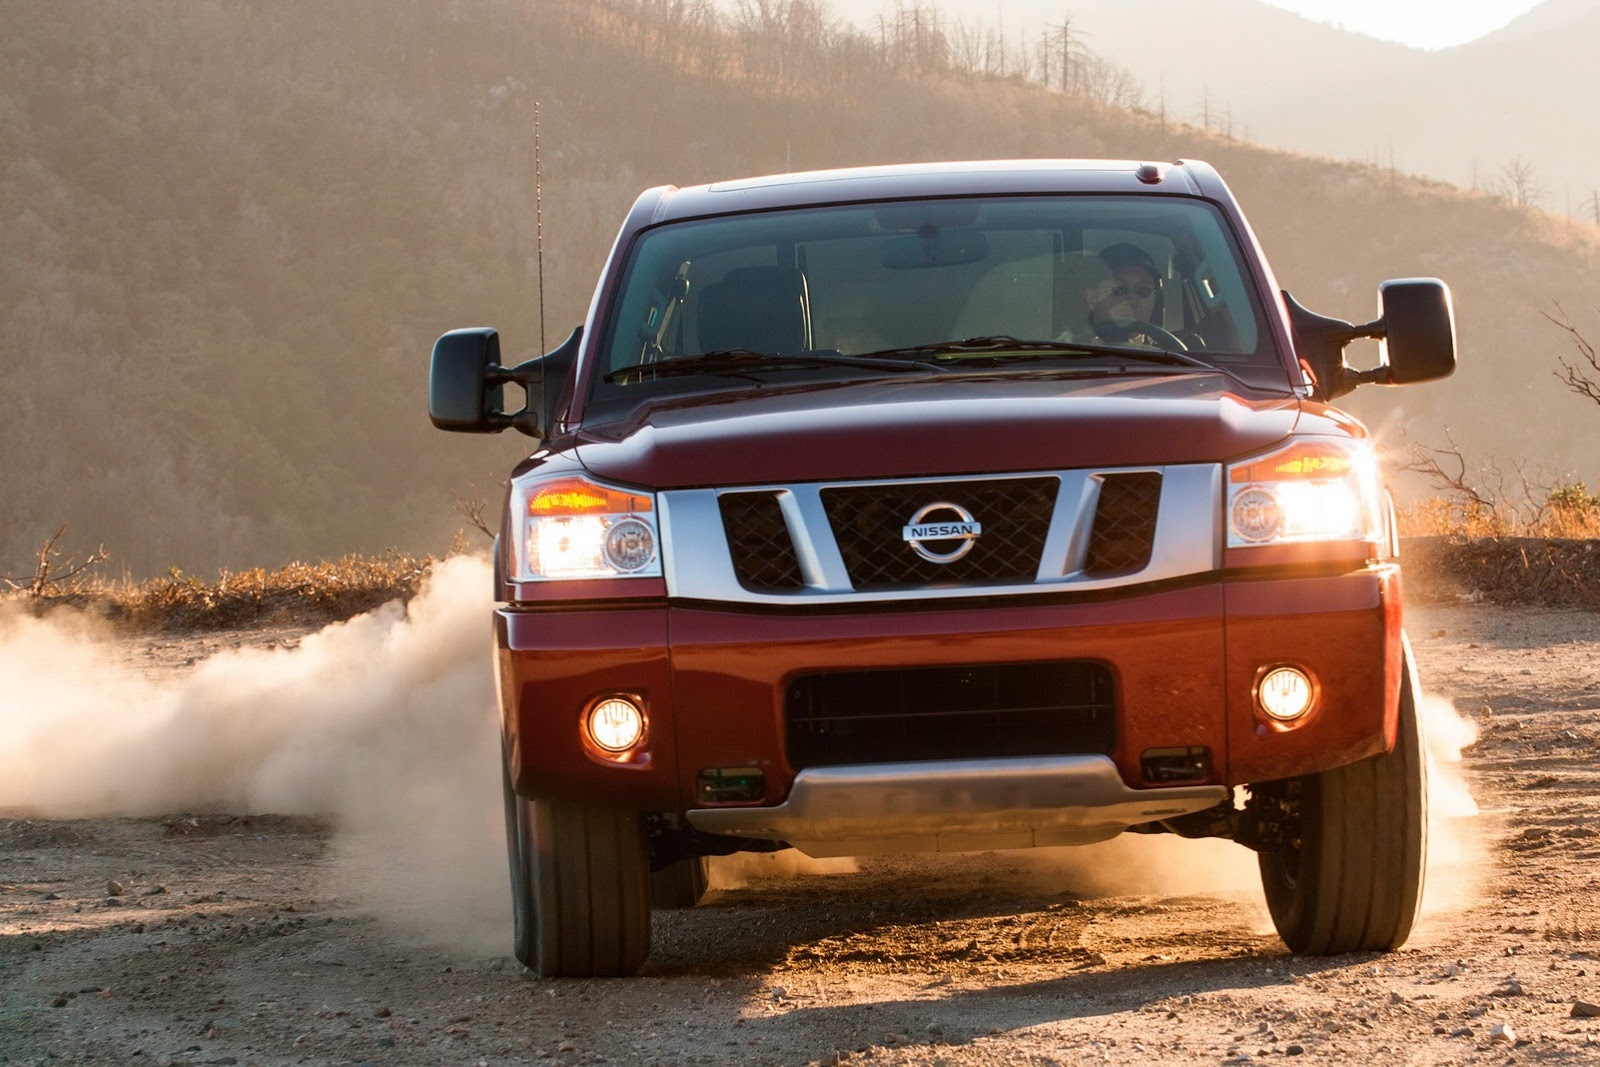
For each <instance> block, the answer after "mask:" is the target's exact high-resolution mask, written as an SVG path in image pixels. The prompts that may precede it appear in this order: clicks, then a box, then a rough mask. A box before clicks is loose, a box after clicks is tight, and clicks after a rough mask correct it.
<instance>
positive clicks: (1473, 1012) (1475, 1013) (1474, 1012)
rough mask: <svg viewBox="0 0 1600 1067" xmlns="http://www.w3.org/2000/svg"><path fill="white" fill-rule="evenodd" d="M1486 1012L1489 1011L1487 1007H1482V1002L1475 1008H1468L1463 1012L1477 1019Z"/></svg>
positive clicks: (1470, 1017)
mask: <svg viewBox="0 0 1600 1067" xmlns="http://www.w3.org/2000/svg"><path fill="white" fill-rule="evenodd" d="M1488 1012H1489V1009H1488V1008H1486V1007H1484V1006H1483V1005H1482V1004H1479V1005H1478V1006H1477V1007H1475V1008H1468V1009H1467V1010H1466V1012H1465V1013H1464V1014H1465V1015H1466V1017H1467V1018H1469V1019H1477V1018H1481V1017H1482V1016H1484V1015H1486V1014H1488Z"/></svg>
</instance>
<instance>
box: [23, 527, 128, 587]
mask: <svg viewBox="0 0 1600 1067" xmlns="http://www.w3.org/2000/svg"><path fill="white" fill-rule="evenodd" d="M66 532H67V524H66V523H62V524H61V528H60V529H58V530H57V531H56V532H55V533H53V534H51V535H50V537H49V538H47V539H46V540H45V542H44V544H43V545H41V546H40V547H39V556H38V562H37V564H36V565H35V567H34V570H33V574H31V575H29V576H27V577H25V578H0V582H5V584H6V585H8V586H10V587H11V588H12V589H14V590H18V591H21V592H26V593H27V594H28V596H30V597H32V598H33V599H35V600H38V599H41V598H42V597H44V596H45V595H46V594H47V593H49V592H51V591H52V589H59V590H65V591H66V592H75V591H77V588H78V585H79V583H80V582H81V581H82V579H83V576H84V573H85V572H86V571H88V570H89V568H91V567H93V566H95V565H97V564H100V563H104V562H105V561H106V560H107V559H110V558H111V553H109V552H107V551H106V547H105V546H104V545H100V546H99V547H97V548H96V549H95V550H94V551H93V552H91V553H89V554H88V555H87V556H85V557H84V558H83V559H78V558H77V557H75V556H72V557H68V558H67V559H66V560H64V561H61V562H59V563H58V562H57V560H59V559H60V557H61V548H60V543H61V535H62V534H64V533H66Z"/></svg>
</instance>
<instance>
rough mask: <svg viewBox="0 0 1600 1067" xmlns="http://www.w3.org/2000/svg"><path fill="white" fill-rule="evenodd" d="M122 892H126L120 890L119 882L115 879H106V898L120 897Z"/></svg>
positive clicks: (120, 884)
mask: <svg viewBox="0 0 1600 1067" xmlns="http://www.w3.org/2000/svg"><path fill="white" fill-rule="evenodd" d="M124 892H126V890H124V889H123V888H122V883H121V882H119V881H117V880H116V879H115V878H107V879H106V896H108V897H120V896H121V895H122V894H123V893H124Z"/></svg>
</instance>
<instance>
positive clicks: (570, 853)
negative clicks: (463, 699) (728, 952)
mask: <svg viewBox="0 0 1600 1067" xmlns="http://www.w3.org/2000/svg"><path fill="white" fill-rule="evenodd" d="M501 762H502V778H503V781H504V784H505V802H506V855H507V858H508V859H509V860H510V864H511V912H512V925H513V934H512V950H513V951H514V952H515V954H516V957H517V959H519V960H521V961H522V962H523V964H525V965H526V966H528V967H530V968H532V969H533V971H534V972H535V973H537V974H538V975H540V976H541V977H544V978H594V977H602V976H616V975H629V974H633V973H634V972H635V971H637V970H638V969H639V967H640V966H641V965H642V964H643V963H644V959H645V956H646V955H647V954H648V953H649V951H650V866H649V859H648V854H647V852H646V847H645V838H644V824H643V821H642V820H641V819H640V818H639V816H638V814H637V813H635V812H631V811H622V810H620V809H616V808H607V807H600V806H596V805H590V804H576V803H573V802H571V801H563V800H548V799H544V798H535V799H533V800H529V799H527V798H525V797H521V796H518V795H517V793H516V792H514V791H513V790H512V788H511V775H510V771H509V769H508V768H506V767H505V766H504V764H505V761H504V760H502V761H501Z"/></svg>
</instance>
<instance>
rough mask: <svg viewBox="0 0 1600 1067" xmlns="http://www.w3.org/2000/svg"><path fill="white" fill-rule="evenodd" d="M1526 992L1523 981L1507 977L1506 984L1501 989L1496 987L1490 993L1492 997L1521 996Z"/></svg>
mask: <svg viewBox="0 0 1600 1067" xmlns="http://www.w3.org/2000/svg"><path fill="white" fill-rule="evenodd" d="M1524 992H1526V991H1525V990H1524V989H1523V988H1522V983H1521V982H1519V981H1517V980H1516V979H1515V978H1508V979H1506V984H1505V985H1503V986H1501V987H1500V988H1499V989H1496V990H1495V991H1494V992H1493V993H1490V994H1489V995H1490V996H1491V997H1520V996H1522V995H1523V994H1524Z"/></svg>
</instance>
